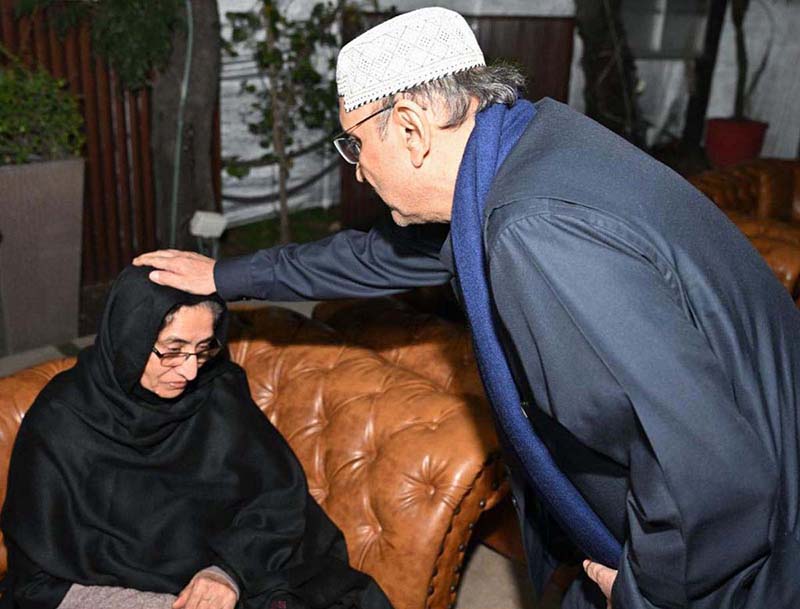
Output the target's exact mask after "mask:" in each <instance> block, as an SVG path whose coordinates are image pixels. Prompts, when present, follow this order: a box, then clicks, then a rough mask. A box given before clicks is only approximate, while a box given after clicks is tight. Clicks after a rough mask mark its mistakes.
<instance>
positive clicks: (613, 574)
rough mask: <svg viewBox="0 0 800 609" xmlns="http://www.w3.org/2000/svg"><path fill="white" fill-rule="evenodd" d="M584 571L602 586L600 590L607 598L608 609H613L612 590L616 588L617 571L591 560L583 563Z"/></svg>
mask: <svg viewBox="0 0 800 609" xmlns="http://www.w3.org/2000/svg"><path fill="white" fill-rule="evenodd" d="M583 570H584V571H586V575H588V576H589V579H591V580H592V581H593V582H594V583H596V584H597V585H598V586H600V590H601V591H602V592H603V595H604V596H605V597H606V603H607V605H606V606H607V609H611V589H612V588H613V587H614V581H615V580H616V579H617V571H615V570H614V569H609V568H608V567H605V566H603V565H601V564H600V563H596V562H592V561H591V560H584V561H583Z"/></svg>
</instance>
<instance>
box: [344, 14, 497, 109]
mask: <svg viewBox="0 0 800 609" xmlns="http://www.w3.org/2000/svg"><path fill="white" fill-rule="evenodd" d="M485 65H486V61H485V60H484V58H483V52H482V51H481V48H480V47H479V46H478V41H477V40H476V39H475V34H473V33H472V30H471V29H470V27H469V24H467V22H466V21H465V20H464V18H463V17H462V16H461V15H459V14H458V13H456V12H454V11H451V10H448V9H446V8H441V7H437V6H434V7H429V8H421V9H418V10H416V11H411V12H408V13H405V14H403V15H398V16H397V17H394V18H392V19H389V20H388V21H384V22H383V23H381V24H380V25H376V26H375V27H374V28H372V29H370V30H367V31H366V32H364V33H363V34H361V35H360V36H359V37H358V38H355V39H354V40H352V41H350V42H348V43H347V44H346V45H345V46H344V47H343V48H342V50H341V51H340V52H339V58H338V60H337V64H336V86H337V87H338V89H339V96H340V97H343V98H344V109H345V112H350V111H351V110H353V109H355V108H358V107H359V106H363V105H364V104H368V103H370V102H373V101H375V100H378V99H381V98H382V97H386V96H387V95H394V94H395V93H398V92H400V91H405V90H406V89H410V88H411V87H413V86H415V85H419V84H422V83H425V82H430V81H432V80H436V79H437V78H441V77H442V76H447V75H448V74H453V73H455V72H460V71H461V70H466V69H468V68H474V67H475V66H485Z"/></svg>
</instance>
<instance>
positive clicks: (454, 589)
mask: <svg viewBox="0 0 800 609" xmlns="http://www.w3.org/2000/svg"><path fill="white" fill-rule="evenodd" d="M455 591H456V585H455V584H450V592H455Z"/></svg>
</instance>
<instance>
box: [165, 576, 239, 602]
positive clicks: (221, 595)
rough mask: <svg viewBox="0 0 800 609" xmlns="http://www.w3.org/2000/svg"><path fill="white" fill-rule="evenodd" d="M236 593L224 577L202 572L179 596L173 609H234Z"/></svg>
mask: <svg viewBox="0 0 800 609" xmlns="http://www.w3.org/2000/svg"><path fill="white" fill-rule="evenodd" d="M234 605H236V591H235V590H234V589H233V588H231V586H230V584H229V583H228V582H227V581H225V580H224V579H223V578H222V577H220V576H218V575H214V574H213V573H209V572H207V571H201V572H200V573H198V574H197V575H195V576H194V577H193V578H192V581H190V582H189V585H188V586H186V587H185V588H184V589H183V590H182V591H181V593H180V595H179V596H178V600H176V601H175V602H174V603H173V604H172V607H173V609H233V607H234Z"/></svg>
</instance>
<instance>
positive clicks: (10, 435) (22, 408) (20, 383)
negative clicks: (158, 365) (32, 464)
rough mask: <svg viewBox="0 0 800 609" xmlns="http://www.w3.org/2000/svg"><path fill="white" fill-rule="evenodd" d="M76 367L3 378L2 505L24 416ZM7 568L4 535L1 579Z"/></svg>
mask: <svg viewBox="0 0 800 609" xmlns="http://www.w3.org/2000/svg"><path fill="white" fill-rule="evenodd" d="M74 365H75V358H74V357H69V358H64V359H57V360H53V361H49V362H45V363H43V364H39V365H38V366H34V367H32V368H27V369H25V370H21V371H20V372H17V373H16V374H12V375H11V376H7V377H4V378H0V505H2V503H3V502H4V501H5V500H6V484H7V482H8V466H9V464H10V462H11V451H12V449H13V448H14V439H15V438H16V437H17V431H19V426H20V423H22V417H24V416H25V413H26V412H28V408H30V407H31V405H32V404H33V401H34V400H35V399H36V396H37V395H39V392H40V391H41V390H42V387H44V386H45V385H46V384H47V382H48V381H49V380H50V379H51V378H53V377H54V376H55V375H56V374H58V373H59V372H61V371H62V370H66V369H67V368H72V366H74ZM7 566H8V563H7V555H6V546H5V544H4V543H3V533H2V532H0V577H2V576H3V575H5V572H6V568H7Z"/></svg>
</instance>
